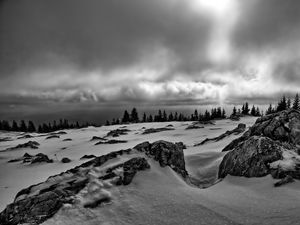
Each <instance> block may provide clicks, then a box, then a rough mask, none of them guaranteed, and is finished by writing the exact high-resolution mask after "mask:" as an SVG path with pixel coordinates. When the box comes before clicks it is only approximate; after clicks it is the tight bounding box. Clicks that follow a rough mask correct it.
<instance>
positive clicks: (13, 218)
mask: <svg viewBox="0 0 300 225" xmlns="http://www.w3.org/2000/svg"><path fill="white" fill-rule="evenodd" d="M139 151H141V152H143V153H146V155H148V156H149V157H151V158H153V159H154V160H157V161H159V163H160V165H161V166H170V167H171V168H172V169H173V170H175V171H176V172H177V173H179V174H181V175H183V176H187V172H186V170H185V162H184V156H183V150H182V145H181V144H174V143H171V142H166V141H157V142H154V143H152V144H150V143H149V142H145V143H141V144H139V145H137V146H136V147H135V149H134V150H133V149H126V150H119V151H115V152H111V153H109V154H106V155H102V156H99V157H95V158H94V159H92V160H89V161H87V162H85V163H83V164H81V165H80V166H76V167H74V168H73V169H70V170H68V171H66V172H63V173H61V174H58V175H55V176H51V177H49V178H48V179H47V180H46V181H45V182H42V183H39V184H36V185H32V186H30V187H28V188H25V189H23V190H21V191H20V192H18V193H17V195H16V197H15V200H14V202H13V203H11V204H9V205H7V207H6V208H5V209H4V211H2V212H1V213H0V221H1V224H3V225H17V224H40V223H43V222H44V221H45V220H47V219H48V218H50V217H52V216H53V215H54V214H55V213H56V212H57V211H58V210H59V209H60V208H61V207H62V206H63V205H64V204H66V203H67V204H83V207H92V208H94V207H97V206H98V205H99V204H101V203H102V202H105V201H110V193H109V192H107V191H106V190H105V189H104V188H103V185H102V187H101V189H99V191H100V192H101V196H100V198H99V193H98V192H97V193H95V195H93V194H94V193H93V190H94V189H93V188H92V187H94V186H93V185H94V184H95V183H98V184H99V183H101V182H103V181H104V180H105V182H109V181H110V183H112V184H115V185H129V184H130V183H131V182H132V180H133V178H134V176H135V175H136V173H137V172H138V171H142V170H146V169H149V168H150V165H149V164H148V162H147V160H146V158H144V154H141V155H142V156H143V157H136V155H137V153H138V152H139ZM124 154H127V155H126V156H125V158H126V159H127V158H128V157H130V156H134V157H133V158H130V159H129V160H127V161H125V162H124V163H121V164H118V165H114V166H112V167H108V165H109V164H106V163H107V162H108V161H109V160H112V159H115V158H119V157H121V156H122V155H124ZM131 154H132V155H131ZM104 164H105V167H103V165H104ZM119 170H123V173H120V172H117V171H119ZM97 171H98V172H97ZM95 173H96V174H95ZM97 173H98V174H99V175H100V174H101V177H99V176H98V174H97ZM95 179H96V180H95ZM99 180H100V181H99ZM103 183H104V182H103ZM103 183H102V184H103ZM89 187H91V188H90V189H89ZM120 188H121V187H120ZM83 189H84V191H83V192H81V190H83ZM97 190H98V189H97ZM105 191H106V193H105ZM86 194H88V196H91V197H95V198H92V201H90V199H87V201H83V202H80V201H77V200H76V199H77V198H75V196H76V195H79V196H80V197H82V198H84V197H85V195H86ZM112 204H113V203H112Z"/></svg>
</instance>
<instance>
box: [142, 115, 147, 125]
mask: <svg viewBox="0 0 300 225" xmlns="http://www.w3.org/2000/svg"><path fill="white" fill-rule="evenodd" d="M145 122H147V116H146V113H144V114H143V123H145Z"/></svg>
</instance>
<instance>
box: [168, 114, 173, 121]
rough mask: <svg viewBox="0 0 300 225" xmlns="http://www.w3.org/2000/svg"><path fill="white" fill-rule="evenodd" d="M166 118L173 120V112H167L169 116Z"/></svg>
mask: <svg viewBox="0 0 300 225" xmlns="http://www.w3.org/2000/svg"><path fill="white" fill-rule="evenodd" d="M168 120H169V121H173V120H174V116H173V113H170V114H169V118H168Z"/></svg>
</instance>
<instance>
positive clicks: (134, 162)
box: [122, 157, 150, 185]
mask: <svg viewBox="0 0 300 225" xmlns="http://www.w3.org/2000/svg"><path fill="white" fill-rule="evenodd" d="M149 168H150V165H149V164H148V162H147V160H146V159H145V158H142V157H137V158H132V159H130V160H128V161H127V162H125V163H124V165H123V170H124V177H123V181H122V183H123V185H128V184H130V183H131V181H132V179H133V177H134V176H135V174H136V173H137V171H139V170H145V169H149Z"/></svg>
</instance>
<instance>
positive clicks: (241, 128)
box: [195, 123, 246, 146]
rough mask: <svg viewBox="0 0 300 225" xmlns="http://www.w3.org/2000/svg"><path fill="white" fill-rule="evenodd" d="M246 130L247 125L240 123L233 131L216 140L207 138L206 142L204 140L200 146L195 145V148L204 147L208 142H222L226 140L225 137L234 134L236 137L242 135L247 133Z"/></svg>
mask: <svg viewBox="0 0 300 225" xmlns="http://www.w3.org/2000/svg"><path fill="white" fill-rule="evenodd" d="M245 129H246V124H243V123H240V124H238V126H237V127H236V128H234V129H233V130H228V131H226V132H225V133H223V134H221V135H220V136H218V137H215V138H206V139H205V140H203V141H202V142H200V143H199V144H195V146H198V145H203V144H205V143H206V142H209V141H215V142H216V141H220V140H222V139H224V138H225V137H228V136H229V135H232V134H234V135H238V134H241V133H243V132H244V131H245Z"/></svg>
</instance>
